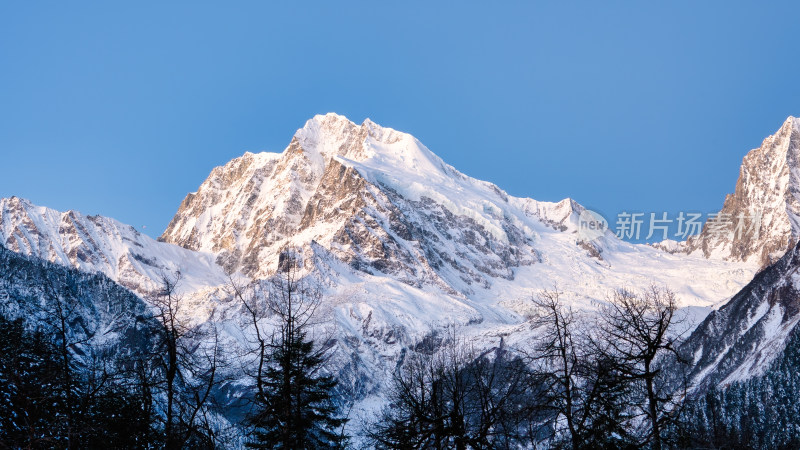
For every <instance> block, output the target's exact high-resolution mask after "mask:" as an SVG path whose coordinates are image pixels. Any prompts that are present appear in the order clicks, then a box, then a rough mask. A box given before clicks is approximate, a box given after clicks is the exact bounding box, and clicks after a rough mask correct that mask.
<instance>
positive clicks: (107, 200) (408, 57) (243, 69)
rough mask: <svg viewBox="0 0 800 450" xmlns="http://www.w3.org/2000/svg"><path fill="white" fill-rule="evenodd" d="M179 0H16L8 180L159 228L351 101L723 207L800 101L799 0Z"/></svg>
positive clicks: (353, 108)
mask: <svg viewBox="0 0 800 450" xmlns="http://www.w3.org/2000/svg"><path fill="white" fill-rule="evenodd" d="M162 3H166V2H158V3H155V2H154V3H145V2H127V3H122V2H104V3H101V2H97V3H94V4H91V3H80V2H52V3H44V2H3V3H0V164H2V169H3V170H2V176H0V196H3V197H5V196H11V195H17V196H21V197H26V198H29V199H30V200H32V201H33V202H34V203H37V204H41V205H45V206H50V207H53V208H57V209H61V210H66V209H77V210H79V211H82V212H84V213H87V214H103V215H107V216H111V217H114V218H117V219H119V220H121V221H123V222H126V223H130V224H132V225H135V226H136V227H137V228H139V229H142V226H147V229H146V230H145V231H146V232H147V233H149V234H151V235H153V236H157V235H158V234H160V232H161V231H162V230H163V229H164V228H165V227H166V225H167V223H168V222H169V220H170V219H171V217H172V215H173V214H174V212H175V211H176V209H177V207H178V205H179V203H180V201H181V200H182V199H183V197H184V196H185V195H186V193H187V192H191V191H194V190H195V189H196V188H197V186H199V185H200V183H201V182H202V181H203V180H204V179H205V177H206V176H207V175H208V173H209V172H210V170H211V169H212V168H213V167H215V166H217V165H221V164H224V163H225V162H227V161H228V160H230V159H232V158H234V157H236V156H239V155H240V154H242V153H244V152H245V151H264V150H268V151H281V150H282V149H283V148H284V147H285V146H286V145H287V144H288V142H289V139H290V138H291V135H292V134H293V132H294V131H295V130H296V129H297V128H299V127H301V126H302V125H303V123H304V122H305V120H307V119H308V118H310V117H311V116H313V115H314V114H317V113H325V112H329V111H334V112H338V113H341V114H344V115H347V116H348V117H349V118H351V119H352V120H354V121H356V122H359V123H360V122H361V121H362V120H363V119H364V118H366V117H369V118H371V119H372V120H374V121H375V122H377V123H380V124H382V125H385V126H390V127H393V128H396V129H399V130H403V131H408V132H410V133H412V134H414V135H415V136H417V137H418V138H419V139H420V140H421V141H422V142H423V143H425V144H426V145H427V146H428V147H429V148H430V149H431V150H433V151H434V152H435V153H437V154H438V155H439V156H441V157H442V158H444V159H445V161H447V162H448V163H450V164H452V165H453V166H455V167H456V168H458V169H459V170H461V171H462V172H464V173H466V174H468V175H471V176H473V177H476V178H480V179H485V180H489V181H492V182H494V183H496V184H498V185H499V186H500V187H501V188H503V189H505V190H506V191H508V192H509V193H511V194H513V195H517V196H527V197H533V198H536V199H538V200H553V201H555V200H560V199H562V198H564V197H572V198H575V199H576V200H578V201H579V202H581V203H582V204H584V205H586V206H588V207H590V208H593V209H595V210H597V211H600V212H601V213H603V214H604V215H606V216H607V217H608V216H614V215H616V214H617V213H618V212H619V211H623V210H626V211H644V212H649V211H669V212H677V211H681V210H684V211H687V210H690V211H701V212H713V211H716V210H718V209H719V208H720V207H721V205H722V201H723V199H724V196H725V194H726V193H728V192H731V191H732V190H733V188H734V185H735V182H736V178H737V176H738V168H739V164H740V163H741V159H742V157H743V156H744V154H745V153H746V152H747V151H748V150H749V149H751V148H754V147H757V146H758V145H759V144H760V142H761V140H762V139H763V138H764V137H766V136H767V135H769V134H771V133H773V132H774V131H776V130H777V129H778V128H779V127H780V125H781V124H782V123H783V121H784V120H785V118H786V117H787V116H789V115H798V114H800V82H798V76H799V75H800V57H799V56H800V55H799V54H798V53H799V52H800V47H799V46H798V32H800V25H799V24H800V22H798V20H797V18H798V17H800V3H797V2H794V3H791V2H786V3H780V2H774V3H771V4H770V5H765V4H756V3H755V2H669V3H667V2H660V4H650V5H643V4H636V3H633V2H630V3H622V2H586V3H581V2H552V3H549V4H545V3H538V2H537V3H534V2H525V3H522V2H519V3H517V2H495V3H496V4H493V5H489V4H488V3H487V2H475V3H470V2H451V3H445V2H442V3H437V4H436V5H431V4H429V3H428V2H402V3H400V2H394V3H395V4H389V2H352V3H345V2H319V3H315V2H303V3H302V5H303V7H295V6H293V5H289V4H288V2H281V4H279V5H271V4H268V2H252V3H247V2H237V3H235V5H234V7H226V5H228V6H229V5H233V4H231V3H227V4H225V3H222V2H208V3H201V2H185V3H178V2H170V4H169V5H166V4H162ZM431 3H432V2H431ZM653 3H655V2H653Z"/></svg>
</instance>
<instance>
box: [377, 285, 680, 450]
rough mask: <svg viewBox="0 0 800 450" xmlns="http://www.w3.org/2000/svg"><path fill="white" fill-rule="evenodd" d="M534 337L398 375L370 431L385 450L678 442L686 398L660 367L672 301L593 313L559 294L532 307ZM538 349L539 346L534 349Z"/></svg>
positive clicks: (466, 349) (628, 303)
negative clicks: (582, 310)
mask: <svg viewBox="0 0 800 450" xmlns="http://www.w3.org/2000/svg"><path fill="white" fill-rule="evenodd" d="M533 306H534V308H533V313H532V314H531V317H530V321H529V325H530V328H531V330H530V332H529V335H528V339H525V340H523V341H521V342H519V343H518V345H513V346H512V345H505V346H504V345H501V347H500V348H499V349H496V350H495V351H492V352H488V353H485V354H480V355H477V354H475V352H474V350H473V349H472V346H470V345H469V344H468V343H466V342H464V341H463V340H459V339H458V338H457V337H456V336H453V337H451V338H449V339H448V340H447V343H446V345H444V347H443V348H442V349H440V350H439V351H437V352H436V353H433V354H431V355H424V354H414V355H409V356H407V358H406V359H407V361H405V362H404V363H403V364H402V367H401V368H400V369H399V370H398V371H397V372H396V373H395V376H394V378H393V381H392V387H391V390H390V392H389V400H390V405H389V406H388V407H387V408H386V409H385V410H384V413H383V416H382V417H381V419H380V420H379V421H377V422H376V423H375V424H374V425H373V427H372V428H371V430H370V431H369V438H370V440H371V442H372V444H373V445H375V446H377V447H379V448H409V449H412V448H435V449H444V448H448V449H449V448H455V449H467V448H471V449H482V448H501V449H511V448H529V447H531V446H536V447H537V448H539V447H544V448H572V449H598V448H600V449H602V448H608V449H620V448H653V449H661V448H668V447H672V446H674V445H675V444H677V441H676V440H675V433H674V432H673V430H674V429H676V425H677V424H678V423H679V418H680V416H679V412H680V409H681V405H682V399H683V398H684V396H683V394H684V392H682V391H680V390H677V391H676V390H675V389H674V386H671V385H669V384H668V381H669V380H668V379H667V378H666V377H665V376H664V374H663V373H662V372H660V369H659V366H658V364H659V361H660V360H662V359H663V358H664V357H665V356H667V355H671V354H674V352H675V346H676V339H677V337H676V336H675V335H673V334H671V333H670V330H671V327H672V326H674V325H675V322H674V313H675V310H676V302H675V296H674V294H673V293H672V292H670V291H668V290H664V289H659V288H656V287H654V288H651V289H649V290H647V291H645V292H640V293H635V292H630V291H626V290H620V291H618V292H616V293H615V294H614V295H613V296H612V298H610V299H609V301H608V302H607V303H606V304H604V305H603V306H601V307H600V309H599V311H597V313H596V314H591V315H590V314H581V313H579V312H577V311H574V310H572V309H571V308H570V307H569V306H568V304H566V303H565V302H564V300H563V299H562V294H561V293H560V292H558V290H553V291H545V292H543V293H542V294H541V295H539V296H538V297H537V298H534V299H533ZM531 343H532V344H531Z"/></svg>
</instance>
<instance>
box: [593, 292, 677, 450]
mask: <svg viewBox="0 0 800 450" xmlns="http://www.w3.org/2000/svg"><path fill="white" fill-rule="evenodd" d="M676 310H677V302H676V299H675V294H674V293H673V292H672V291H670V290H669V289H667V288H659V287H657V286H651V287H650V288H649V289H647V290H645V291H644V292H641V293H635V292H632V291H629V290H624V289H621V290H618V291H616V292H615V293H614V294H613V296H612V297H611V298H610V299H609V301H608V303H607V304H606V305H604V306H603V307H602V308H601V311H600V326H599V329H600V332H601V335H602V340H603V342H604V346H605V351H604V353H605V354H606V356H607V357H608V358H609V359H610V360H613V361H615V362H616V363H615V365H616V369H617V370H618V371H620V372H621V373H622V374H624V376H625V377H626V378H627V379H628V380H630V381H631V382H633V383H634V385H635V386H639V387H640V388H641V389H642V391H643V395H642V396H641V398H640V399H639V400H641V401H633V402H632V405H637V404H640V403H641V404H642V405H643V407H642V409H643V416H644V417H645V418H646V421H645V423H647V424H648V426H647V430H646V432H645V436H644V440H645V441H646V442H648V443H650V444H651V445H652V448H654V449H656V450H660V449H661V448H662V447H663V436H662V433H663V431H664V430H665V427H666V426H667V425H668V424H670V423H672V422H673V421H674V420H676V418H677V414H675V412H676V411H677V410H678V409H679V408H680V403H681V402H682V399H683V398H684V395H683V394H682V393H681V392H675V391H674V389H670V388H668V387H667V386H666V384H665V383H662V381H663V380H662V378H663V375H664V374H662V373H661V371H660V368H659V366H658V362H659V360H660V359H661V358H662V357H664V356H667V355H674V356H675V357H678V353H677V343H678V340H679V338H680V337H679V336H678V335H676V334H675V333H672V332H671V331H672V326H673V325H676V321H675V311H676Z"/></svg>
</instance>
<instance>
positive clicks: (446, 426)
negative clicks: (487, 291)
mask: <svg viewBox="0 0 800 450" xmlns="http://www.w3.org/2000/svg"><path fill="white" fill-rule="evenodd" d="M537 385H539V383H537V382H536V380H535V377H534V376H533V374H532V373H531V372H530V371H529V370H528V368H527V366H526V365H525V364H524V363H523V362H522V360H521V359H520V358H517V357H513V356H510V354H508V353H507V352H506V350H505V349H503V348H502V346H501V348H500V349H495V350H494V351H490V352H487V353H485V354H478V353H476V352H475V350H474V349H473V348H472V347H471V346H468V345H466V344H465V343H463V342H461V341H459V340H457V339H455V335H453V336H452V337H451V338H450V340H449V341H447V343H446V344H445V345H444V346H443V347H442V348H441V349H440V350H439V351H438V352H437V353H435V354H433V355H426V354H420V353H413V354H410V355H408V356H407V357H406V361H405V362H404V364H403V366H402V367H401V368H400V369H399V370H398V371H397V372H396V373H395V374H394V376H393V379H392V384H391V388H390V389H391V390H390V392H389V398H390V405H389V406H388V407H387V408H386V409H385V410H384V412H383V415H382V416H381V418H380V420H379V422H377V423H375V424H374V425H373V428H372V429H371V430H370V432H369V436H370V438H371V439H372V441H373V442H374V443H375V445H377V446H378V447H381V448H437V449H442V448H456V449H466V448H476V449H479V448H517V447H518V446H519V445H526V444H527V443H528V442H530V441H532V440H533V439H534V438H535V436H536V433H537V431H538V430H537V427H536V426H532V424H534V423H536V419H537V417H538V416H539V415H541V413H542V403H541V402H540V401H539V400H541V398H540V396H538V395H537V393H539V392H540V391H538V390H537V388H536V386H537Z"/></svg>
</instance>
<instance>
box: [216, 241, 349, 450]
mask: <svg viewBox="0 0 800 450" xmlns="http://www.w3.org/2000/svg"><path fill="white" fill-rule="evenodd" d="M295 258H296V257H295V256H294V255H289V254H285V255H282V258H281V263H280V265H279V271H278V273H277V274H276V276H275V277H273V279H272V280H271V281H270V282H269V285H268V286H267V287H266V289H264V290H262V292H265V293H266V294H267V295H266V298H264V297H259V296H258V295H247V294H245V291H244V289H243V288H242V287H240V286H236V284H235V283H231V286H232V288H233V291H234V294H235V295H236V296H237V298H239V300H240V301H241V302H242V305H243V307H244V309H245V310H246V311H247V314H248V317H249V319H250V321H251V325H252V326H253V329H254V333H255V338H254V344H255V347H254V353H255V360H256V361H255V364H256V366H257V368H256V370H255V372H254V373H253V378H254V384H255V388H256V392H255V398H254V401H253V406H254V408H253V411H252V412H251V414H250V415H249V416H248V417H247V424H248V425H249V426H250V427H251V428H252V439H250V441H249V442H247V446H248V447H251V448H284V449H307V448H336V447H340V446H342V445H344V443H345V437H344V436H343V434H342V433H341V432H339V431H338V428H340V427H342V426H343V425H344V422H345V420H344V419H342V418H340V417H339V416H338V415H337V407H336V405H335V404H334V401H333V398H332V392H333V389H334V388H335V386H336V380H335V379H334V378H333V376H331V375H325V374H324V363H325V361H326V354H327V351H326V349H325V348H322V347H321V346H319V345H317V344H316V343H315V342H314V341H313V340H312V339H310V338H309V336H308V335H309V331H310V328H311V326H312V324H313V322H312V320H313V318H314V313H315V311H316V309H317V307H318V306H319V303H320V295H319V293H318V291H316V290H314V289H310V288H309V287H308V286H306V284H305V283H304V282H303V280H302V278H301V277H300V269H299V267H298V265H299V261H297V260H296V259H295ZM260 301H261V302H265V303H260ZM265 313H267V314H268V315H269V316H271V317H272V318H273V320H274V321H275V322H276V323H275V325H276V331H275V332H273V333H272V334H270V335H269V337H267V332H266V330H265V324H264V323H263V321H262V319H263V318H264V316H265V315H266V314H265Z"/></svg>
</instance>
